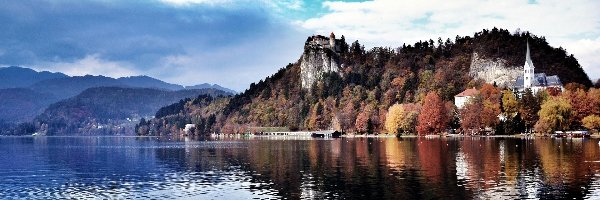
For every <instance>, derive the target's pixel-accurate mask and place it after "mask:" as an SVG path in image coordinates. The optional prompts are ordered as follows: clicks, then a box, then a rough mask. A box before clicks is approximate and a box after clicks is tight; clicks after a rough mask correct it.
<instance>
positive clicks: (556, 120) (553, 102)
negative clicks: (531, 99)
mask: <svg viewBox="0 0 600 200" xmlns="http://www.w3.org/2000/svg"><path fill="white" fill-rule="evenodd" d="M572 115H573V111H572V106H571V104H570V102H569V100H567V99H565V98H564V97H561V96H558V97H550V98H549V99H548V100H546V101H545V102H544V104H542V106H541V109H540V111H539V112H538V116H539V119H540V120H539V121H538V122H537V123H539V124H536V131H540V132H541V133H548V132H551V131H555V130H565V129H567V128H568V127H569V124H570V118H571V117H572ZM537 127H540V128H539V129H538V128H537Z"/></svg>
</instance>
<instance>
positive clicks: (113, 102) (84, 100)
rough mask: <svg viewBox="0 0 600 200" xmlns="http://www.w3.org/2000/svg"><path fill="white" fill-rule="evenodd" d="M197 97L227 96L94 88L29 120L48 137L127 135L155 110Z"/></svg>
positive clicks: (198, 91)
mask: <svg viewBox="0 0 600 200" xmlns="http://www.w3.org/2000/svg"><path fill="white" fill-rule="evenodd" d="M199 95H210V96H213V97H218V96H229V95H231V94H230V93H228V92H225V91H221V90H217V89H213V88H205V89H192V90H177V91H167V90H159V89H152V88H121V87H98V88H90V89H87V90H85V91H83V92H82V93H81V94H79V95H77V96H75V97H73V98H69V99H67V100H63V101H60V102H57V103H54V104H52V105H50V106H49V107H48V109H46V110H45V111H44V112H43V113H42V114H40V115H39V116H37V117H36V118H35V119H34V120H33V122H34V123H33V124H35V125H36V130H38V132H41V133H44V134H48V135H69V134H74V133H77V134H115V133H121V134H128V133H132V132H133V125H135V122H137V121H139V120H140V119H141V118H144V117H145V118H152V117H153V116H154V114H155V113H156V112H157V111H158V109H159V108H161V107H163V106H166V105H169V104H172V103H174V102H177V101H180V100H182V99H186V98H188V100H189V98H194V97H197V96H199Z"/></svg>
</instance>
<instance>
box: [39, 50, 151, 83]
mask: <svg viewBox="0 0 600 200" xmlns="http://www.w3.org/2000/svg"><path fill="white" fill-rule="evenodd" d="M44 66H47V67H43V66H37V67H34V69H37V70H39V71H58V72H62V73H65V74H67V75H70V76H84V75H103V76H109V77H113V78H119V77H124V76H133V75H138V74H140V72H138V71H137V70H136V69H134V68H133V67H132V66H131V64H129V63H123V62H115V61H108V60H103V59H101V58H100V56H99V55H98V54H94V55H87V56H85V57H84V58H82V59H80V60H76V61H74V62H57V63H47V64H45V65H44Z"/></svg>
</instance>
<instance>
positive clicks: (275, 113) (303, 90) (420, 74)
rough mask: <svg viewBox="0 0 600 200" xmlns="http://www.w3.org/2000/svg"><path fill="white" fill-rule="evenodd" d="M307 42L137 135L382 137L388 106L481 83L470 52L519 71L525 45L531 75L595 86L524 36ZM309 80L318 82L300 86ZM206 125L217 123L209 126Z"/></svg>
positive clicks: (446, 96)
mask: <svg viewBox="0 0 600 200" xmlns="http://www.w3.org/2000/svg"><path fill="white" fill-rule="evenodd" d="M319 37H321V38H325V37H323V36H319ZM311 41H314V37H312V38H311V37H309V38H308V39H307V43H306V44H305V47H304V53H303V55H302V57H301V59H300V60H299V61H298V62H296V63H294V64H289V65H288V66H286V67H284V68H282V69H280V70H279V71H278V72H277V73H275V74H273V75H272V76H269V77H266V78H265V79H263V80H260V81H259V82H258V83H252V84H251V85H250V87H249V89H247V90H246V91H244V92H243V93H241V94H238V95H236V96H234V97H233V98H231V99H228V100H219V101H216V102H215V103H213V104H207V105H206V106H197V105H196V106H191V105H192V104H191V103H190V104H186V106H187V107H184V108H182V112H180V113H178V114H175V115H167V116H164V117H162V118H158V119H153V120H151V121H148V122H145V123H144V124H140V126H139V127H140V129H138V133H139V134H167V133H168V132H167V131H171V132H170V133H172V132H173V130H180V129H181V128H183V127H180V126H182V124H183V123H180V121H182V120H184V121H186V122H190V123H194V124H196V125H197V127H198V126H199V127H200V128H199V129H197V130H202V131H196V133H198V134H202V133H206V132H224V133H233V132H244V131H248V128H250V127H289V128H290V129H292V130H296V129H300V130H318V129H328V128H336V129H342V130H345V131H347V132H357V133H365V132H368V133H373V132H382V130H383V122H384V121H385V115H386V112H387V110H388V108H389V107H390V106H391V105H392V104H394V103H415V104H421V102H422V101H423V99H424V97H425V95H426V94H427V93H428V92H431V91H435V92H436V93H437V94H439V96H440V97H441V98H442V100H443V101H444V102H445V104H446V105H452V101H453V97H454V95H456V94H458V93H460V92H461V91H463V90H464V89H465V88H471V87H480V86H481V85H482V84H483V82H482V81H481V80H476V79H477V77H476V76H473V75H472V74H471V75H470V74H469V73H470V70H471V65H472V63H473V55H474V54H475V53H476V54H477V55H479V57H482V58H484V59H489V60H502V62H503V63H505V65H506V67H505V68H507V69H518V67H521V66H523V64H524V63H525V51H526V44H527V42H528V43H529V45H530V47H531V57H532V60H533V62H534V65H535V67H536V68H535V69H536V73H546V74H548V75H558V76H559V77H560V79H561V80H562V82H563V84H566V83H571V82H576V83H580V84H582V85H585V86H587V87H589V86H591V85H592V83H591V81H590V80H589V78H588V76H587V75H586V74H585V72H584V71H583V69H582V68H581V66H580V65H579V63H578V61H577V59H576V58H575V57H574V56H573V55H570V54H568V53H567V51H566V50H565V49H563V48H560V47H559V48H555V47H551V46H549V45H548V42H547V41H546V40H545V38H544V37H538V36H536V35H533V34H530V33H529V32H515V33H510V32H509V31H507V30H503V29H496V28H494V29H492V30H483V31H481V32H478V33H475V34H474V36H464V37H461V36H457V37H456V38H454V39H446V40H443V39H441V38H438V39H437V40H435V41H434V40H433V39H431V40H427V41H419V42H417V43H415V44H410V45H408V44H405V45H403V46H401V47H398V48H389V47H375V48H372V49H370V50H365V48H364V47H363V46H362V45H361V44H360V43H359V41H355V42H352V43H351V44H348V43H347V42H346V41H345V37H344V36H342V37H341V39H337V40H335V41H336V43H337V44H336V45H335V46H334V47H333V48H331V49H332V50H331V49H326V48H325V47H324V46H321V44H318V45H311V44H312V43H311ZM315 44H316V43H315ZM296 48H300V47H296ZM303 62H304V65H303ZM336 67H337V68H336ZM302 70H305V71H302ZM307 70H308V71H309V72H310V73H306V71H307ZM315 72H317V74H315ZM306 74H309V75H313V76H315V77H309V78H314V79H316V80H317V81H316V82H314V84H313V85H310V86H305V87H303V86H302V83H303V79H306V78H307V77H306ZM191 101H195V100H191ZM209 108H210V109H209ZM216 108H218V109H216ZM183 111H185V112H183ZM181 113H183V114H181ZM209 118H210V119H214V120H215V122H214V123H210V124H206V123H205V122H206V121H207V120H208V119H209ZM202 126H210V127H202Z"/></svg>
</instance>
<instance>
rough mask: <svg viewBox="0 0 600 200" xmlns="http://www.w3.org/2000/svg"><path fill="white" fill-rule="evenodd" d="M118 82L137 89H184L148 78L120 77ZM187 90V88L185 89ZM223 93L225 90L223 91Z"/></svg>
mask: <svg viewBox="0 0 600 200" xmlns="http://www.w3.org/2000/svg"><path fill="white" fill-rule="evenodd" d="M117 80H118V81H119V82H121V83H123V84H124V85H127V86H129V87H138V88H156V89H165V90H183V89H184V87H183V86H181V85H177V84H171V83H167V82H164V81H161V80H158V79H155V78H152V77H149V76H130V77H121V78H118V79H117ZM185 89H188V88H185ZM189 89H202V88H189ZM223 91H225V90H223Z"/></svg>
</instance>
